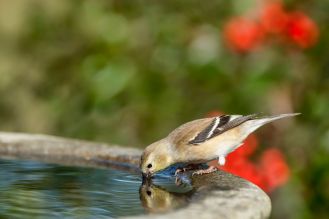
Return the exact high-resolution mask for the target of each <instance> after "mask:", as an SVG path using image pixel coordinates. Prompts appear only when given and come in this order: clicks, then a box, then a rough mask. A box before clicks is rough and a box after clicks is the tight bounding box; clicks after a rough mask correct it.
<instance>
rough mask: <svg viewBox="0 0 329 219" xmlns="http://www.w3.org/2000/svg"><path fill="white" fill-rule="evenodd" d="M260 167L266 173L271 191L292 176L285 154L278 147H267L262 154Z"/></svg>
mask: <svg viewBox="0 0 329 219" xmlns="http://www.w3.org/2000/svg"><path fill="white" fill-rule="evenodd" d="M260 168H261V171H262V172H263V173H264V176H265V179H266V181H267V184H268V190H269V191H272V190H273V189H275V188H277V187H278V186H281V185H283V184H285V183H286V182H287V181H288V179H289V176H290V170H289V167H288V165H287V163H286V162H285V160H284V157H283V154H282V153H281V151H279V150H278V149H276V148H270V149H267V150H266V151H265V152H264V153H263V154H262V156H261V160H260Z"/></svg>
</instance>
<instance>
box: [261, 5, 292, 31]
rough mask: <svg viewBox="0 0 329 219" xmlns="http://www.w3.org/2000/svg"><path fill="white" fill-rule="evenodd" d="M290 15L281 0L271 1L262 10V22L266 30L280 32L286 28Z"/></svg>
mask: <svg viewBox="0 0 329 219" xmlns="http://www.w3.org/2000/svg"><path fill="white" fill-rule="evenodd" d="M288 17H289V16H288V13H287V12H286V11H285V9H284V8H283V5H282V3H281V2H270V3H268V4H266V5H265V6H264V7H263V8H262V10H261V13H260V23H261V25H262V27H263V29H264V31H265V32H267V33H274V34H279V33H283V32H284V31H285V30H286V27H287V24H288Z"/></svg>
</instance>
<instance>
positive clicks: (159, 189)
mask: <svg viewBox="0 0 329 219" xmlns="http://www.w3.org/2000/svg"><path fill="white" fill-rule="evenodd" d="M180 181H181V182H180V183H179V185H177V180H176V178H173V177H163V176H159V177H157V178H156V179H153V180H152V181H151V182H148V181H147V182H145V181H144V182H143V184H142V179H141V176H140V174H139V173H138V172H137V173H131V172H125V171H121V170H116V169H110V168H108V169H105V168H104V169H97V168H87V167H68V166H61V165H56V164H47V163H42V162H37V161H20V160H5V159H0V218H116V217H120V216H131V215H141V214H146V213H162V212H166V211H168V210H172V209H175V208H179V207H182V206H185V205H186V204H187V202H188V200H189V197H190V195H191V194H192V186H191V185H190V184H189V182H188V180H187V179H185V178H182V179H181V180H180ZM185 181H187V183H185ZM182 182H184V183H182ZM154 184H156V185H154Z"/></svg>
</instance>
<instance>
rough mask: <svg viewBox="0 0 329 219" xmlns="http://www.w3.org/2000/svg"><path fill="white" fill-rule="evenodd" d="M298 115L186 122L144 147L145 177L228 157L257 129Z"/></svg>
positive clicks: (218, 118)
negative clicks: (172, 168) (173, 167)
mask: <svg viewBox="0 0 329 219" xmlns="http://www.w3.org/2000/svg"><path fill="white" fill-rule="evenodd" d="M295 115H298V113H292V114H281V115H276V116H268V117H258V116H257V115H248V116H241V115H231V116H230V115H223V116H218V117H212V118H205V119H198V120H194V121H191V122H188V123H185V124H183V125H181V126H180V127H178V128H177V129H175V130H174V131H172V132H171V133H170V134H169V135H168V136H167V137H166V138H164V139H161V140H159V141H157V142H155V143H153V144H151V145H149V146H148V147H146V148H145V150H144V152H143V154H142V157H141V163H140V168H141V171H142V172H143V173H144V174H145V175H148V176H150V175H152V174H154V173H155V172H158V171H160V170H163V169H165V168H166V167H168V166H170V165H172V164H175V163H186V164H198V163H203V162H207V161H210V160H213V159H216V158H219V163H220V164H221V165H224V163H225V157H226V155H227V154H229V153H230V152H232V151H234V150H235V149H236V148H238V147H239V146H240V145H241V143H242V142H243V140H244V139H245V138H246V137H247V136H248V135H249V134H250V133H252V132H253V131H255V130H256V129H257V128H259V127H261V126H263V125H265V124H267V123H269V122H272V121H275V120H278V119H281V118H285V117H291V116H295Z"/></svg>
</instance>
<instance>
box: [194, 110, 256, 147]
mask: <svg viewBox="0 0 329 219" xmlns="http://www.w3.org/2000/svg"><path fill="white" fill-rule="evenodd" d="M255 118H256V115H255V114H253V115H248V116H241V115H222V116H217V117H214V118H213V120H212V121H211V123H210V124H209V125H208V126H207V127H205V128H203V129H201V131H199V132H198V133H196V135H195V137H194V138H192V139H191V140H189V141H188V144H192V145H198V144H201V143H203V142H205V141H207V140H209V139H211V138H213V137H215V136H218V135H220V134H222V133H224V132H226V131H228V130H230V129H232V128H234V127H236V126H238V125H240V124H242V123H244V122H246V121H248V120H251V119H255Z"/></svg>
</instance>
